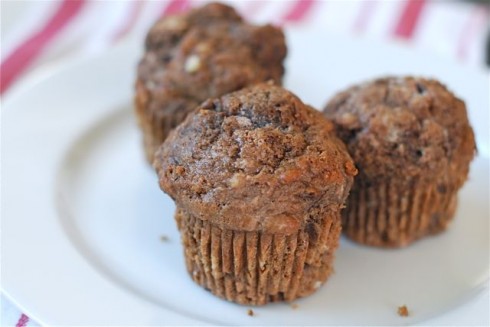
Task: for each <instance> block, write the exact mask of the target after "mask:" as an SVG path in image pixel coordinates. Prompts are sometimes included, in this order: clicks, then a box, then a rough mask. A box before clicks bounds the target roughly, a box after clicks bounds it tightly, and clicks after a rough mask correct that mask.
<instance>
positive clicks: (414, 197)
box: [342, 179, 458, 247]
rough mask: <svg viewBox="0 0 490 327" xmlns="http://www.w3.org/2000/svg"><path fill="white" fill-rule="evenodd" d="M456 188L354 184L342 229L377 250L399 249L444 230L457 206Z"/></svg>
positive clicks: (418, 184) (422, 185)
mask: <svg viewBox="0 0 490 327" xmlns="http://www.w3.org/2000/svg"><path fill="white" fill-rule="evenodd" d="M457 191H458V190H457V188H451V187H449V188H444V189H442V188H438V187H437V185H428V184H427V183H422V182H420V181H415V182H414V183H413V184H412V187H410V188H408V189H407V188H406V187H405V188H404V187H401V186H399V185H397V184H396V182H388V183H383V184H376V185H366V184H365V183H363V181H362V180H360V179H358V180H356V181H355V182H354V186H353V188H352V190H351V193H350V196H349V198H348V199H347V207H346V208H345V209H344V210H343V211H342V229H343V231H344V233H345V234H346V235H347V236H348V237H349V238H351V239H352V240H354V241H356V242H359V243H362V244H367V245H374V246H381V247H402V246H406V245H408V244H410V243H411V242H413V241H415V240H417V239H419V238H421V237H423V236H425V235H429V234H436V233H439V232H441V231H443V230H445V229H446V228H447V226H448V224H449V223H450V222H451V220H452V218H453V216H454V212H455V210H456V203H457Z"/></svg>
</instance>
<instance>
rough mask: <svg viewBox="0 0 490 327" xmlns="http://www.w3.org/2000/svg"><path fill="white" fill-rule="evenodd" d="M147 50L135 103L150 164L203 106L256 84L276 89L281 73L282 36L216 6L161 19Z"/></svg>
mask: <svg viewBox="0 0 490 327" xmlns="http://www.w3.org/2000/svg"><path fill="white" fill-rule="evenodd" d="M145 47H146V51H145V54H144V56H143V58H142V59H141V61H140V63H139V67H138V77H137V81H136V95H135V100H134V102H135V111H136V116H137V118H138V122H139V126H140V128H141V129H142V131H143V141H144V148H145V153H146V157H147V159H148V161H149V162H150V163H152V161H153V156H154V153H155V150H156V149H157V147H158V146H159V145H161V144H162V142H163V141H164V140H165V138H166V137H167V134H168V132H169V131H170V130H172V129H173V128H175V127H176V126H177V125H178V124H180V123H181V122H182V121H183V120H184V118H185V117H186V116H187V114H188V113H189V112H190V111H192V110H193V109H195V108H197V106H198V105H199V104H200V103H201V102H203V101H204V100H206V99H208V98H211V97H218V96H221V95H223V94H226V93H229V92H232V91H236V90H239V89H241V88H244V87H246V86H248V85H252V84H255V83H259V82H265V81H268V80H273V81H275V82H276V83H280V82H281V79H282V76H283V73H284V67H283V60H284V57H285V56H286V45H285V40H284V34H283V33H282V31H281V30H280V29H278V28H276V27H273V26H271V25H265V26H254V25H250V24H247V23H246V22H244V21H243V19H242V18H241V17H240V16H239V15H238V14H237V13H236V11H235V10H234V9H233V8H231V7H228V6H225V5H222V4H217V3H212V4H208V5H205V6H204V7H202V8H199V9H194V10H191V11H190V12H188V13H186V14H183V15H177V16H170V17H166V18H162V19H161V20H159V21H158V22H156V24H155V25H154V26H153V27H152V28H151V29H150V31H149V33H148V35H147V38H146V45H145Z"/></svg>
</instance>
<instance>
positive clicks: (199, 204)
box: [155, 83, 357, 305]
mask: <svg viewBox="0 0 490 327" xmlns="http://www.w3.org/2000/svg"><path fill="white" fill-rule="evenodd" d="M155 168H156V170H157V173H158V176H159V181H160V187H161V189H162V190H163V191H164V192H166V193H167V194H168V195H170V196H171V197H172V198H173V199H174V200H175V202H176V206H177V213H176V220H177V225H178V228H179V230H180V233H181V236H182V242H183V246H184V254H185V261H186V266H187V270H188V272H189V274H190V276H191V277H192V279H193V280H194V281H195V282H196V283H198V284H199V285H201V286H202V287H204V288H206V289H207V290H210V291H211V292H212V293H213V294H215V295H217V296H219V297H220V298H223V299H226V300H229V301H234V302H237V303H240V304H248V305H263V304H266V303H267V302H271V301H292V300H294V299H296V298H298V297H301V296H305V295H308V294H310V293H312V292H314V291H315V289H317V288H318V287H320V285H321V284H323V283H324V282H325V281H326V279H327V277H328V276H329V274H330V273H331V271H332V261H333V255H334V252H335V250H336V248H337V246H338V241H339V237H340V231H341V219H340V210H341V208H342V207H343V206H344V201H345V199H346V197H347V195H348V192H349V190H350V188H351V185H352V182H353V176H354V175H355V174H356V172H357V170H356V168H355V167H354V164H353V161H352V159H351V158H350V156H349V154H348V153H347V150H346V148H345V145H344V144H343V143H342V142H341V141H340V140H339V139H338V138H337V137H336V136H335V135H334V133H333V125H332V123H331V122H329V121H328V120H327V119H325V118H324V117H323V116H322V114H321V113H320V112H318V111H316V110H314V109H312V108H311V107H309V106H307V105H305V104H303V103H302V102H301V101H300V100H299V99H298V98H297V97H296V96H295V95H293V94H292V93H290V92H288V91H286V90H284V89H283V88H281V87H279V86H275V85H272V84H271V83H269V84H267V83H264V84H258V85H256V86H253V87H250V88H246V89H242V90H241V91H237V92H234V93H230V94H227V95H224V96H222V97H221V98H214V99H209V100H207V101H205V102H204V103H203V104H201V106H199V108H197V110H195V111H193V112H192V113H191V114H189V115H188V116H187V119H185V121H184V122H183V123H182V124H181V125H179V126H178V127H177V128H176V129H175V130H173V131H172V132H171V133H170V135H169V137H168V138H167V140H166V141H165V142H164V143H163V145H162V146H161V147H160V148H159V150H158V151H157V153H156V159H155Z"/></svg>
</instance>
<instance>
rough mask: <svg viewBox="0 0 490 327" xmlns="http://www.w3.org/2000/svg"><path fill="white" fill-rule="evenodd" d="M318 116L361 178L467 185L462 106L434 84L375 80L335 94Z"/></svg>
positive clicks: (470, 146) (469, 145) (471, 144)
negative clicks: (331, 126)
mask: <svg viewBox="0 0 490 327" xmlns="http://www.w3.org/2000/svg"><path fill="white" fill-rule="evenodd" d="M323 112H324V114H325V116H326V117H328V118H330V119H332V120H333V122H334V123H335V124H336V127H337V134H338V135H339V137H340V138H341V139H342V140H343V141H344V142H345V143H346V144H347V148H348V150H349V153H350V154H351V155H352V157H353V158H354V161H355V162H356V166H357V167H358V168H359V171H360V173H361V174H362V175H365V176H367V177H369V178H371V180H373V181H374V180H377V181H384V180H386V179H390V178H393V177H396V178H398V179H399V180H407V181H408V180H411V179H413V178H414V177H415V178H419V179H434V178H436V179H437V178H439V177H441V175H447V176H451V177H454V178H455V179H457V183H460V184H462V183H463V182H464V180H465V179H466V176H467V173H468V165H469V162H470V161H471V160H472V158H473V155H474V152H475V140H474V135H473V130H472V128H471V126H470V125H469V122H468V117H467V115H466V107H465V104H464V102H463V101H461V100H460V99H458V98H457V97H455V96H454V95H453V94H452V93H451V92H450V91H449V90H448V89H447V88H446V87H445V86H444V85H442V84H441V83H439V82H438V81H436V80H432V79H424V78H416V77H400V78H399V77H386V78H380V79H376V80H374V81H370V82H367V83H364V84H360V85H357V86H353V87H351V88H349V89H347V90H345V91H343V92H340V93H339V94H337V95H336V96H335V97H334V98H333V99H332V100H331V101H330V102H329V103H328V104H327V105H326V107H325V109H324V111H323ZM448 172H449V173H450V174H448ZM447 176H446V177H447Z"/></svg>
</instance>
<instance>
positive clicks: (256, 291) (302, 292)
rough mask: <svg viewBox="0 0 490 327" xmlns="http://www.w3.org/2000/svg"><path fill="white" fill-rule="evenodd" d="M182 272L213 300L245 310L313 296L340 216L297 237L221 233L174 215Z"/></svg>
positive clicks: (328, 267)
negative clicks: (247, 306)
mask: <svg viewBox="0 0 490 327" xmlns="http://www.w3.org/2000/svg"><path fill="white" fill-rule="evenodd" d="M175 218H176V221H177V224H178V226H179V229H180V232H181V236H182V243H183V245H184V255H185V261H186V266H187V270H188V272H189V274H190V275H191V277H192V279H193V280H194V281H195V282H196V283H197V284H199V285H201V286H202V287H204V288H206V289H207V290H209V291H211V292H212V293H213V294H215V295H217V296H218V297H220V298H223V299H226V300H228V301H233V302H237V303H240V304H246V305H263V304H266V303H268V302H275V301H292V300H294V299H296V298H298V297H302V296H306V295H308V294H311V293H313V292H314V291H315V290H316V289H317V288H319V287H320V286H321V285H322V284H323V283H324V282H325V281H326V280H327V278H328V276H329V275H330V273H331V272H332V270H333V269H332V263H333V259H334V252H335V250H336V248H337V246H338V242H339V237H340V231H341V227H340V214H339V213H338V212H337V213H336V214H333V215H330V216H327V217H325V218H323V219H319V221H318V222H311V223H310V224H307V226H308V227H306V228H304V229H302V230H299V231H298V232H297V233H296V234H292V235H280V234H267V233H262V232H246V231H237V230H229V229H222V228H220V227H218V226H216V225H213V224H211V223H209V222H208V221H204V220H201V219H198V218H195V217H193V216H191V215H188V214H186V213H185V212H184V211H183V210H177V213H176V216H175Z"/></svg>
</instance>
